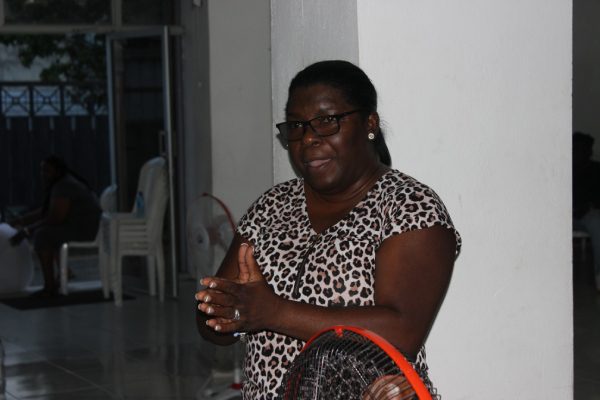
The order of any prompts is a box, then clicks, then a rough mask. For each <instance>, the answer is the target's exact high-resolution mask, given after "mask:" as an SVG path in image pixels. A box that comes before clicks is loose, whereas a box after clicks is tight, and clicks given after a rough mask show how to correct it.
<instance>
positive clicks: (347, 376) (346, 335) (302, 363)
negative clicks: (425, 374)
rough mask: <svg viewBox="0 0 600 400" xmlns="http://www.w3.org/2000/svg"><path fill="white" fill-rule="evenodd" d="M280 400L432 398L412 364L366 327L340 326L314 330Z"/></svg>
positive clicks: (291, 371) (292, 368) (412, 399)
mask: <svg viewBox="0 0 600 400" xmlns="http://www.w3.org/2000/svg"><path fill="white" fill-rule="evenodd" d="M278 399H279V400H299V399H302V400H308V399H310V400H342V399H344V400H352V399H357V400H401V399H402V400H403V399H407V400H409V399H410V400H414V399H419V400H431V399H432V397H431V394H430V393H429V391H428V390H427V387H426V386H425V384H424V383H423V382H422V381H421V378H420V377H419V375H418V374H417V372H416V371H415V370H414V369H413V367H412V366H411V364H410V363H409V362H408V361H407V360H406V359H405V358H404V356H403V355H402V354H401V353H400V352H399V351H398V350H397V349H396V348H394V347H393V346H392V345H391V344H390V343H389V342H387V341H386V340H385V339H383V338H382V337H380V336H379V335H377V334H375V333H373V332H370V331H368V330H365V329H361V328H356V327H350V326H335V327H332V328H329V329H326V330H324V331H322V332H320V333H318V334H317V335H315V336H313V337H312V338H311V339H310V340H309V341H308V342H307V343H306V345H305V346H304V348H303V349H302V352H301V353H300V354H299V355H298V357H296V359H295V360H294V362H293V363H292V364H291V366H290V368H289V369H288V371H287V372H286V374H285V375H284V378H283V383H282V385H281V387H280V388H279V392H278Z"/></svg>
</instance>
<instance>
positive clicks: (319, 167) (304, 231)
mask: <svg viewBox="0 0 600 400" xmlns="http://www.w3.org/2000/svg"><path fill="white" fill-rule="evenodd" d="M277 128H278V129H279V131H280V138H281V139H282V141H283V142H284V144H285V145H286V147H287V148H288V151H289V155H290V159H291V162H292V164H293V166H294V168H295V170H296V171H297V173H298V174H299V175H300V176H301V178H300V179H294V180H291V181H288V182H284V183H282V184H279V185H276V186H275V187H273V188H272V189H270V190H269V191H267V192H266V193H265V194H264V195H262V196H261V197H260V198H259V199H258V200H257V201H256V202H255V203H254V204H253V205H252V206H251V207H250V209H249V210H248V212H247V213H246V215H245V216H244V217H243V218H242V220H241V222H240V224H239V226H238V228H237V232H236V236H235V238H234V241H233V243H232V245H231V248H230V249H229V251H228V253H227V255H226V257H225V259H224V261H223V264H222V265H221V268H220V269H219V271H218V273H217V276H216V277H208V278H204V279H203V280H202V282H201V283H202V284H203V285H205V286H206V288H205V289H204V290H201V291H199V292H198V293H196V299H197V300H198V301H199V304H198V309H199V311H200V312H199V313H198V314H197V315H198V318H197V321H198V328H199V330H200V333H201V334H202V336H203V337H204V338H206V339H208V340H211V341H213V342H215V343H219V344H229V343H232V342H233V341H234V340H235V339H236V338H235V337H234V336H233V335H232V334H233V333H234V332H246V333H247V354H246V360H245V373H246V381H245V382H244V388H243V396H244V398H245V399H267V398H273V396H274V395H275V393H276V391H277V388H278V386H279V385H280V383H281V378H282V376H283V374H284V372H285V370H286V367H287V366H288V365H289V364H290V363H291V362H292V361H293V360H294V358H295V356H296V355H297V354H298V352H299V351H300V349H301V348H302V346H303V344H304V343H305V341H306V340H308V339H309V338H310V337H311V336H312V335H313V334H315V333H316V332H319V331H320V330H322V329H324V328H328V327H331V326H333V325H354V326H360V327H362V328H366V329H369V330H372V331H374V332H376V333H378V334H380V335H381V336H383V337H385V338H386V339H387V340H389V341H390V342H391V343H392V344H393V345H394V346H396V347H397V348H398V349H400V350H401V351H402V352H403V353H404V354H405V355H406V356H407V357H409V359H411V360H412V361H413V362H414V364H415V366H416V368H417V370H418V371H419V372H420V374H421V376H422V377H423V378H424V379H425V380H426V382H427V384H428V385H429V386H430V388H431V389H432V390H433V388H432V387H431V384H430V383H429V381H428V379H427V367H426V364H425V357H424V351H423V347H422V346H423V344H424V342H425V339H426V337H427V334H428V332H429V329H430V327H431V325H432V324H433V321H434V319H435V316H436V313H437V310H438V309H439V307H440V305H441V303H442V300H443V298H444V295H445V293H446V289H447V287H448V284H449V281H450V276H451V273H452V268H453V263H454V259H455V256H456V254H458V250H459V248H460V238H459V235H458V233H457V232H456V230H455V229H454V227H453V225H452V221H451V219H450V217H449V215H448V213H447V211H446V209H445V207H444V205H443V204H442V202H441V200H440V199H439V198H438V197H437V195H436V194H435V193H434V192H433V191H432V190H431V189H429V188H428V187H427V186H425V185H423V184H421V183H419V182H417V181H416V180H414V179H412V178H410V177H408V176H406V175H404V174H402V173H400V172H398V171H395V170H393V169H391V168H390V164H391V160H390V155H389V152H388V150H387V146H386V144H385V141H384V138H383V135H382V132H381V128H380V126H379V115H378V114H377V93H376V91H375V88H374V87H373V85H372V83H371V81H370V80H369V78H368V77H367V76H366V75H365V74H364V72H363V71H362V70H360V69H359V68H358V67H356V66H355V65H353V64H351V63H349V62H345V61H324V62H319V63H316V64H313V65H311V66H309V67H307V68H306V69H304V70H303V71H301V72H300V73H298V75H296V77H295V78H294V79H293V80H292V82H291V84H290V88H289V96H288V102H287V105H286V122H284V123H281V124H277Z"/></svg>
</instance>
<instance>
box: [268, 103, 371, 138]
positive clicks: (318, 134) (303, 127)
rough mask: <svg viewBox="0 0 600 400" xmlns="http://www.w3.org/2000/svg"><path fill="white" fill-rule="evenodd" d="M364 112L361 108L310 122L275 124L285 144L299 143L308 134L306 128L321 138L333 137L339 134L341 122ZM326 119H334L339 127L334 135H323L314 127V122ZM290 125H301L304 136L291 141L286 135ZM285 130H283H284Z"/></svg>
mask: <svg viewBox="0 0 600 400" xmlns="http://www.w3.org/2000/svg"><path fill="white" fill-rule="evenodd" d="M360 111H363V110H362V109H361V108H357V109H356V110H351V111H346V112H343V113H340V114H332V115H321V116H319V117H315V118H313V119H310V120H308V121H285V122H280V123H278V124H275V127H276V128H277V129H278V130H279V135H278V136H279V137H280V139H282V140H283V141H284V142H297V141H298V140H302V138H303V137H304V135H305V134H306V128H307V127H310V129H312V131H313V132H314V133H316V134H317V136H319V137H327V136H333V135H335V134H336V133H338V132H339V131H340V129H341V126H340V120H341V119H342V118H344V117H346V116H348V115H350V114H354V113H357V112H360ZM326 118H333V119H335V123H336V125H337V129H336V130H335V132H332V133H328V134H325V135H324V134H322V133H320V132H319V131H318V130H317V129H315V127H314V126H313V124H312V123H313V121H317V120H325V119H326ZM289 124H301V125H302V136H300V137H299V138H298V139H289V138H288V137H287V135H286V134H285V133H284V132H285V130H286V128H285V127H286V126H289ZM282 128H283V129H282Z"/></svg>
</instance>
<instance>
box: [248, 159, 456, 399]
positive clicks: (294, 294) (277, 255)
mask: <svg viewBox="0 0 600 400" xmlns="http://www.w3.org/2000/svg"><path fill="white" fill-rule="evenodd" d="M434 225H441V226H444V227H447V228H449V229H451V230H452V231H453V232H454V234H455V236H456V242H457V245H456V252H457V254H458V251H459V249H460V236H459V234H458V232H457V231H456V230H455V229H454V226H453V224H452V220H451V219H450V216H449V215H448V212H447V211H446V208H445V206H444V204H443V203H442V201H441V200H440V199H439V197H438V196H437V195H436V194H435V192H433V190H431V189H430V188H428V187H427V186H426V185H424V184H422V183H420V182H418V181H416V180H415V179H413V178H411V177H409V176H407V175H405V174H403V173H401V172H399V171H396V170H390V171H387V172H386V173H385V174H383V175H382V176H381V177H380V178H379V180H378V181H377V182H376V183H375V185H374V186H373V187H372V188H371V190H370V191H369V192H368V193H367V195H366V196H365V198H364V199H363V200H361V201H360V202H359V203H358V204H357V205H356V206H355V207H354V209H352V210H351V211H350V212H349V213H348V214H347V215H346V217H344V218H343V219H341V220H340V221H338V222H337V223H336V224H335V225H333V226H331V227H329V228H327V229H326V230H324V231H322V232H321V233H320V234H317V233H316V232H315V231H314V230H313V229H312V227H311V224H310V221H309V219H308V214H307V211H306V202H305V196H304V182H303V180H302V179H293V180H290V181H287V182H284V183H281V184H279V185H276V186H274V187H273V188H271V189H270V190H268V191H267V192H266V193H265V194H263V195H262V196H261V197H260V198H259V199H258V200H257V201H256V202H255V203H254V204H253V205H252V206H251V207H250V208H249V210H248V212H247V213H246V214H245V215H244V217H243V218H242V220H241V221H240V224H239V226H238V228H237V230H238V233H239V234H240V235H241V236H243V237H245V238H246V239H249V240H250V241H251V242H252V243H254V247H255V257H256V260H257V262H258V265H259V266H260V267H261V270H262V272H263V275H264V276H265V278H266V280H267V282H268V283H269V285H271V287H272V288H273V290H274V291H275V293H276V294H277V295H279V296H282V297H284V298H286V299H294V300H296V301H300V302H304V303H310V304H315V305H319V306H329V307H336V306H337V307H339V306H358V305H361V306H372V305H374V271H375V253H376V251H377V249H378V248H379V246H380V245H381V243H382V242H383V241H384V240H385V239H386V238H388V237H390V236H391V235H397V234H401V233H403V232H407V231H411V230H414V229H422V228H427V227H431V226H434ZM303 345H304V342H303V341H300V340H296V339H293V338H290V337H287V336H284V335H280V334H278V333H274V332H269V331H262V332H258V333H255V334H252V335H248V336H247V343H246V346H247V347H246V358H245V362H244V364H245V365H244V372H245V375H246V380H245V382H244V387H243V398H244V399H252V400H255V399H272V398H274V396H275V394H276V392H277V389H278V387H279V385H280V383H281V379H282V376H283V375H284V373H285V371H286V369H287V367H288V366H289V365H290V363H291V362H292V361H293V360H294V358H295V357H296V355H297V354H298V353H299V352H300V350H301V349H302V347H303ZM414 365H415V367H416V369H417V371H419V373H420V374H421V376H423V377H424V378H425V381H426V383H428V384H429V380H428V378H427V365H426V363H425V352H424V350H423V349H422V350H421V351H420V352H419V354H418V356H417V359H416V360H415V362H414ZM429 386H430V387H431V385H430V384H429ZM431 388H432V389H433V387H431Z"/></svg>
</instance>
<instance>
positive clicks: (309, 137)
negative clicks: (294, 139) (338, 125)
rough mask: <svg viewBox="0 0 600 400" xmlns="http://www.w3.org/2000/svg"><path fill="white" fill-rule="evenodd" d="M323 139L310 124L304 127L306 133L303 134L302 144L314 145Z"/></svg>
mask: <svg viewBox="0 0 600 400" xmlns="http://www.w3.org/2000/svg"><path fill="white" fill-rule="evenodd" d="M320 141H321V137H320V136H319V135H318V134H317V132H315V130H314V129H313V127H312V126H310V125H308V126H306V127H305V128H304V135H303V136H302V144H304V145H314V144H315V143H319V142H320Z"/></svg>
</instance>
